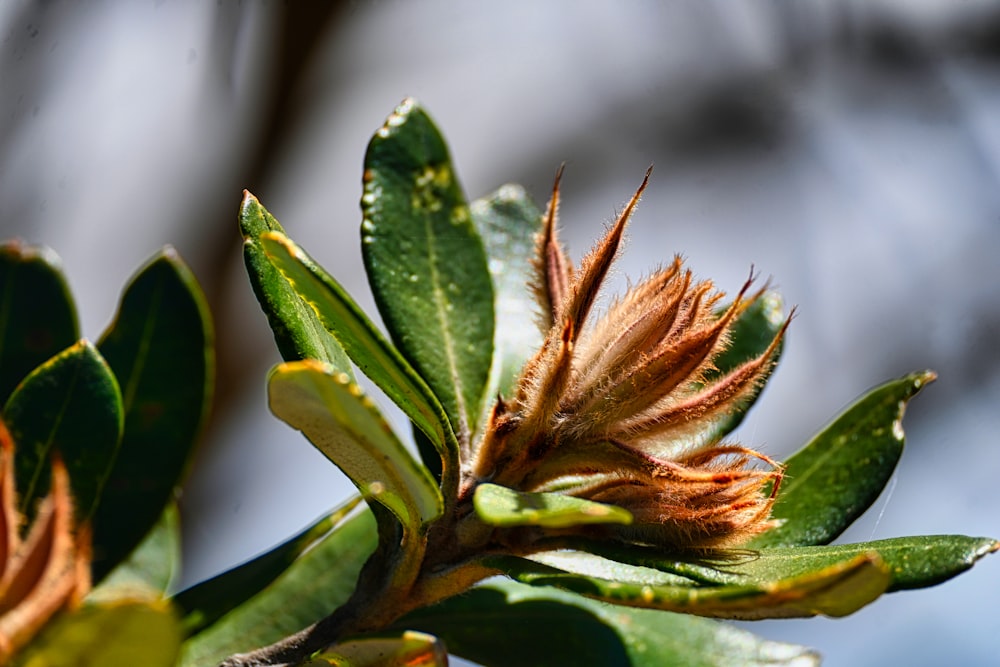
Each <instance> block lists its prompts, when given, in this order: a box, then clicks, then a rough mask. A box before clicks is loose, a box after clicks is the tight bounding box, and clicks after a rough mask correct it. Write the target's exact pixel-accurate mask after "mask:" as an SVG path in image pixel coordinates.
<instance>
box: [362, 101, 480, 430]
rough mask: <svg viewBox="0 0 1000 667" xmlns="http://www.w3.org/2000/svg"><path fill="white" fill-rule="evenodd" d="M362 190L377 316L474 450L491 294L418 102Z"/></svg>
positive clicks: (401, 111)
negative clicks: (472, 438)
mask: <svg viewBox="0 0 1000 667" xmlns="http://www.w3.org/2000/svg"><path fill="white" fill-rule="evenodd" d="M364 188H365V191H364V195H363V196H362V197H361V210H362V214H363V215H364V221H363V222H362V224H361V247H362V251H363V256H364V262H365V269H366V270H367V272H368V282H369V283H370V284H371V287H372V292H373V293H374V295H375V302H376V303H377V304H378V309H379V312H380V313H381V314H382V319H383V321H384V322H385V325H386V327H387V328H388V330H389V333H390V335H391V337H392V340H393V342H395V344H396V346H397V347H398V348H399V350H400V351H401V352H402V353H403V356H405V357H406V358H407V359H408V360H409V361H410V363H412V364H413V366H414V368H416V369H417V372H419V373H420V375H421V377H423V378H424V380H425V381H426V382H427V384H428V385H430V387H431V389H432V390H433V391H434V394H435V395H436V396H437V397H438V399H439V400H440V401H441V404H442V405H443V406H444V409H445V412H446V413H447V414H448V417H449V419H450V420H451V424H452V428H453V429H454V431H455V433H457V434H459V438H460V440H462V441H463V442H464V443H467V442H468V440H469V438H470V437H471V435H472V433H473V432H474V431H475V428H476V422H477V420H478V418H479V415H480V412H481V411H482V405H483V398H484V396H483V392H484V390H485V388H486V382H487V379H488V376H489V372H490V365H491V363H492V359H493V285H492V282H491V281H490V274H489V271H488V269H487V262H486V253H485V251H484V249H483V243H482V241H481V240H480V238H479V235H478V234H477V233H476V228H475V226H474V225H473V224H472V219H471V217H470V215H469V208H468V206H467V204H466V200H465V196H464V195H463V194H462V189H461V187H460V186H459V183H458V180H457V178H456V177H455V173H454V168H453V167H452V164H451V158H450V157H449V155H448V148H447V146H446V145H445V142H444V139H443V138H442V136H441V133H440V132H439V131H438V129H437V128H436V127H435V126H434V123H433V121H431V119H430V118H429V117H428V116H427V114H426V113H425V112H424V110H423V109H422V108H421V107H420V106H419V105H418V104H417V102H416V101H415V100H412V99H407V100H404V101H403V102H402V104H400V105H399V106H398V107H396V110H395V112H394V113H393V114H392V115H391V116H390V117H389V118H388V120H386V122H385V124H384V125H383V126H382V128H381V129H379V131H378V132H376V133H375V136H374V137H372V140H371V142H370V143H369V144H368V152H367V154H366V156H365V176H364Z"/></svg>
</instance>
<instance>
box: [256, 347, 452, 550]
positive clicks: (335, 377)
mask: <svg viewBox="0 0 1000 667" xmlns="http://www.w3.org/2000/svg"><path fill="white" fill-rule="evenodd" d="M267 386H268V399H269V404H270V406H271V411H272V412H273V413H274V414H275V415H276V416H277V417H278V418H279V419H281V420H282V421H284V422H286V423H287V424H288V425H289V426H292V427H293V428H296V429H298V430H300V431H302V433H303V435H305V436H306V438H308V439H309V442H311V443H313V445H315V446H316V448H317V449H319V450H320V451H321V452H323V454H325V455H326V457H327V458H328V459H330V460H331V461H333V462H334V463H335V464H336V465H337V467H339V468H340V469H341V470H342V471H344V474H346V475H347V476H348V477H349V478H350V479H351V481H352V482H354V485H355V486H357V487H358V490H360V491H361V495H363V496H364V497H365V498H368V499H371V500H375V501H376V502H379V503H381V504H382V505H385V507H387V508H388V509H389V510H390V511H391V512H392V513H393V514H394V515H396V518H398V519H399V521H400V523H402V524H403V526H404V528H407V529H409V530H412V531H414V532H415V533H420V532H422V531H423V527H424V526H425V525H426V524H428V523H430V522H431V521H433V520H434V519H436V518H437V517H439V516H441V512H442V510H443V502H444V501H443V500H442V498H441V492H440V490H439V489H438V487H437V484H436V483H435V482H434V479H433V478H432V477H431V475H430V473H429V472H428V471H427V469H426V468H424V467H423V466H422V465H420V464H419V463H417V462H416V461H415V460H414V459H413V457H412V456H411V455H410V453H409V452H408V451H407V450H406V447H404V446H403V443H402V442H400V441H399V439H398V438H397V437H396V435H395V433H393V431H392V428H391V427H390V426H389V424H388V423H386V421H385V419H384V418H383V417H382V415H381V413H379V411H378V408H376V407H375V403H374V402H373V401H372V400H371V399H370V398H368V397H367V396H365V394H364V392H363V390H362V389H361V387H359V386H358V385H357V384H355V383H353V382H351V379H350V378H349V377H348V376H347V375H346V374H344V373H338V372H337V371H336V369H334V368H333V367H332V366H330V365H328V364H324V363H323V362H321V361H316V360H313V359H306V360H304V361H292V362H286V363H284V364H281V365H279V366H277V367H275V368H274V369H273V370H272V371H271V373H270V374H269V376H268V383H267Z"/></svg>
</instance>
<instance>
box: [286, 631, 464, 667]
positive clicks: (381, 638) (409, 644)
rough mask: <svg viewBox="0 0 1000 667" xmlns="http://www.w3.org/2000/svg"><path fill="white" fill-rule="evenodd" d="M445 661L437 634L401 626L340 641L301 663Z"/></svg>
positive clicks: (439, 664)
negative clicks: (393, 632) (394, 629)
mask: <svg viewBox="0 0 1000 667" xmlns="http://www.w3.org/2000/svg"><path fill="white" fill-rule="evenodd" d="M447 664H448V651H447V650H446V649H445V647H444V644H442V643H441V642H440V641H439V640H438V638H437V637H435V636H434V635H429V634H426V633H424V632H414V631H413V630H405V631H403V632H402V633H395V634H386V633H381V634H379V635H366V636H364V637H358V638H357V639H351V640H348V641H346V642H342V643H340V644H337V645H336V646H333V647H331V648H330V649H328V650H326V651H323V652H321V653H319V654H318V655H316V656H315V657H314V658H313V660H312V661H310V662H309V663H307V664H306V665H305V667H310V666H312V665H315V666H316V667H320V666H321V665H334V666H335V667H412V666H413V665H419V666H420V667H446V666H447Z"/></svg>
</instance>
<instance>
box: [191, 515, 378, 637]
mask: <svg viewBox="0 0 1000 667" xmlns="http://www.w3.org/2000/svg"><path fill="white" fill-rule="evenodd" d="M359 502H361V498H360V497H357V496H356V497H354V498H353V499H351V500H349V501H347V502H346V503H344V504H343V505H341V506H340V507H338V508H337V509H336V510H334V511H333V512H331V513H330V514H327V515H326V516H323V517H321V518H320V519H319V520H317V521H315V522H314V523H313V524H312V525H310V526H308V527H306V528H305V529H304V530H303V531H302V532H300V533H299V534H298V535H295V536H294V537H291V538H289V539H288V540H286V541H285V542H282V543H281V544H279V545H278V546H276V547H275V548H273V549H271V550H270V551H267V552H265V553H263V554H261V555H259V556H257V557H255V558H253V559H251V560H249V561H247V562H245V563H243V564H242V565H239V566H237V567H234V568H233V569H231V570H227V571H225V572H223V573H222V574H219V575H216V576H214V577H212V578H211V579H208V580H206V581H203V582H201V583H199V584H196V585H195V586H192V587H191V588H188V589H185V590H183V591H181V592H180V593H178V594H177V595H176V596H175V597H174V604H176V605H177V606H178V607H179V608H180V609H181V611H182V625H183V626H184V631H185V635H188V636H190V635H193V634H195V633H197V632H199V631H201V630H202V629H203V628H206V627H208V626H209V625H211V624H213V623H215V622H216V621H217V620H219V619H220V618H222V617H223V616H225V615H226V614H227V613H229V612H230V611H232V610H233V609H235V608H236V607H238V606H240V605H241V604H243V603H244V602H246V601H247V600H249V599H250V598H252V597H253V596H255V595H257V594H258V593H260V592H261V591H262V590H263V589H264V588H265V587H266V586H268V585H269V584H270V583H271V582H272V581H274V580H275V579H277V578H278V577H279V576H280V575H281V574H282V573H284V572H285V571H286V570H288V569H289V568H290V567H292V566H293V564H294V563H295V561H296V560H298V558H299V557H300V556H301V555H302V554H303V553H305V552H306V551H307V550H308V549H310V548H312V547H313V546H314V545H316V544H318V543H319V541H320V540H321V539H322V538H324V537H325V536H326V535H328V534H329V533H330V531H331V530H333V529H334V528H336V527H337V526H338V525H339V524H340V523H341V521H343V520H344V517H346V516H347V514H348V513H349V512H350V511H351V510H353V509H354V508H355V507H357V505H358V503H359Z"/></svg>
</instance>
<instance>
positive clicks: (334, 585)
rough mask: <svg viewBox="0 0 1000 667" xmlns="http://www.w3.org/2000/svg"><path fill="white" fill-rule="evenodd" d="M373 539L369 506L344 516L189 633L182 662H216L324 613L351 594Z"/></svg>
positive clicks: (206, 666)
mask: <svg viewBox="0 0 1000 667" xmlns="http://www.w3.org/2000/svg"><path fill="white" fill-rule="evenodd" d="M376 541H377V532H376V528H375V520H374V518H373V517H372V515H371V513H370V512H364V513H362V514H359V515H357V516H355V517H353V518H351V519H349V520H347V521H345V522H344V523H343V524H342V525H341V526H339V527H338V528H337V529H335V530H334V531H333V532H331V533H329V534H328V535H327V536H326V537H324V538H323V539H322V540H320V541H319V542H318V543H316V544H315V545H314V546H313V547H312V548H310V549H308V550H307V551H306V552H305V553H303V554H302V556H301V557H299V558H298V559H297V560H296V561H295V562H294V563H293V564H292V565H291V566H290V567H289V568H288V569H287V570H286V571H285V572H283V573H282V574H281V576H279V577H278V578H277V579H275V580H274V581H273V582H271V583H270V584H269V585H268V586H266V587H265V588H264V589H262V590H261V591H260V592H259V593H257V594H256V595H254V596H253V597H252V598H250V599H249V600H247V601H246V602H245V603H243V604H241V605H239V606H238V607H236V608H235V609H233V610H232V611H231V612H229V613H228V614H226V615H225V616H223V617H222V618H220V619H219V620H218V621H216V622H215V623H213V624H212V625H211V626H209V627H207V628H205V629H204V630H202V631H201V632H199V633H198V634H196V635H194V636H193V637H191V638H190V639H188V640H187V642H185V644H184V648H183V653H182V659H181V665H182V667H215V665H217V664H218V663H219V662H220V661H221V660H222V659H224V658H225V657H227V656H229V655H232V654H234V653H240V652H244V651H249V650H251V649H254V648H258V647H260V646H265V645H267V644H271V643H273V642H275V641H278V640H279V639H281V638H283V637H285V636H286V635H290V634H292V633H294V632H297V631H298V630H301V629H302V628H304V627H306V626H308V625H309V624H310V623H314V622H316V621H318V620H319V619H321V618H323V617H325V616H326V615H327V614H329V613H330V612H331V611H332V610H333V609H336V608H337V607H338V606H340V605H342V604H343V603H344V602H346V601H347V599H348V598H349V597H350V595H351V593H352V592H353V591H354V587H355V583H356V581H357V577H358V573H359V572H360V571H361V567H362V566H363V565H364V563H365V561H366V560H367V559H368V556H369V555H370V554H371V553H372V552H373V551H374V549H375V546H376Z"/></svg>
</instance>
